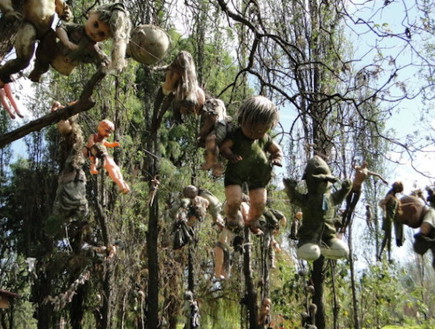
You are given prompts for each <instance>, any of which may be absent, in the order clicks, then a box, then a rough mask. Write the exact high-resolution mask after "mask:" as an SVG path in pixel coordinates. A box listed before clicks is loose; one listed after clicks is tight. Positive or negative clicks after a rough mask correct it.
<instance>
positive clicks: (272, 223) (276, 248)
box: [262, 207, 287, 268]
mask: <svg viewBox="0 0 435 329" xmlns="http://www.w3.org/2000/svg"><path fill="white" fill-rule="evenodd" d="M263 216H264V218H265V221H266V222H265V224H264V225H263V226H262V227H264V228H265V229H266V233H269V234H270V235H269V236H270V239H269V240H267V241H270V242H269V245H268V257H269V260H270V267H271V268H276V265H275V252H278V253H280V252H281V246H280V245H279V243H278V241H276V239H275V236H276V235H278V234H279V231H280V227H281V226H283V227H285V225H286V224H287V218H286V217H285V216H284V214H283V213H282V212H281V211H279V210H276V209H272V208H268V207H266V209H265V211H264V213H263Z"/></svg>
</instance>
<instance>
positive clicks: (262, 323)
mask: <svg viewBox="0 0 435 329" xmlns="http://www.w3.org/2000/svg"><path fill="white" fill-rule="evenodd" d="M271 307H272V301H271V300H270V298H263V300H262V301H261V306H260V314H259V316H258V325H259V327H260V328H267V329H269V328H271V327H270V324H271V323H272V318H271V315H270V309H271Z"/></svg>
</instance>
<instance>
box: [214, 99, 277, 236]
mask: <svg viewBox="0 0 435 329" xmlns="http://www.w3.org/2000/svg"><path fill="white" fill-rule="evenodd" d="M238 120H239V124H240V127H239V128H237V129H236V130H235V131H234V132H233V133H231V134H230V135H229V136H228V137H227V139H226V140H225V141H224V142H223V143H222V145H221V146H220V152H221V154H222V155H223V156H224V157H225V158H227V159H228V161H229V163H228V165H227V169H226V172H225V181H224V184H225V196H226V199H227V204H226V207H225V208H226V209H225V210H226V211H225V212H226V215H227V221H228V222H229V223H230V225H231V223H237V222H239V221H240V213H239V208H240V205H241V202H242V186H243V184H245V183H247V185H248V189H249V192H248V194H249V199H250V208H249V214H248V218H247V220H246V222H245V225H246V226H248V227H249V228H250V229H251V231H252V232H253V233H254V234H262V233H263V232H262V231H261V229H260V228H259V223H258V219H259V217H260V216H261V215H262V214H263V211H264V207H265V205H266V199H267V192H266V185H267V184H268V183H269V181H270V179H271V177H272V176H271V173H272V166H273V165H277V166H281V160H282V150H281V147H280V146H279V145H278V144H276V143H275V142H274V141H273V140H272V138H271V137H270V136H269V135H268V134H267V131H268V130H270V129H271V128H272V127H273V126H274V124H275V123H276V122H277V121H278V112H277V110H276V107H275V105H274V104H273V103H272V102H271V101H270V100H269V99H267V98H266V97H263V96H254V97H251V98H249V99H248V100H246V101H245V102H244V104H243V105H242V107H241V108H240V110H239V113H238Z"/></svg>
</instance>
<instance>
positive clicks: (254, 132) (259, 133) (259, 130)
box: [241, 123, 272, 139]
mask: <svg viewBox="0 0 435 329" xmlns="http://www.w3.org/2000/svg"><path fill="white" fill-rule="evenodd" d="M241 128H242V133H243V135H245V136H246V137H247V138H249V139H261V138H263V137H264V136H265V135H266V133H267V132H268V131H269V130H270V129H272V125H271V124H265V123H258V124H254V125H246V124H245V125H243V126H242V127H241Z"/></svg>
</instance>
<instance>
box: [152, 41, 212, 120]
mask: <svg viewBox="0 0 435 329" xmlns="http://www.w3.org/2000/svg"><path fill="white" fill-rule="evenodd" d="M159 69H166V74H165V81H164V82H163V84H162V86H161V87H160V89H159V91H158V93H157V97H156V101H155V103H154V109H155V110H156V111H157V110H158V109H159V108H160V106H161V105H162V102H164V103H163V106H162V110H161V113H164V112H165V111H166V110H167V109H168V108H169V106H170V105H171V104H172V107H173V111H174V118H175V119H176V120H177V121H179V122H181V121H182V120H181V115H182V114H197V115H199V114H200V112H201V108H202V106H203V105H204V102H205V94H204V91H203V90H202V89H201V88H200V87H199V85H198V80H197V78H196V69H195V63H194V61H193V57H192V55H191V54H190V53H189V52H188V51H184V50H183V51H180V52H179V53H178V55H177V56H176V57H175V59H174V61H173V62H172V63H171V64H170V65H168V66H165V67H162V68H159Z"/></svg>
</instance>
